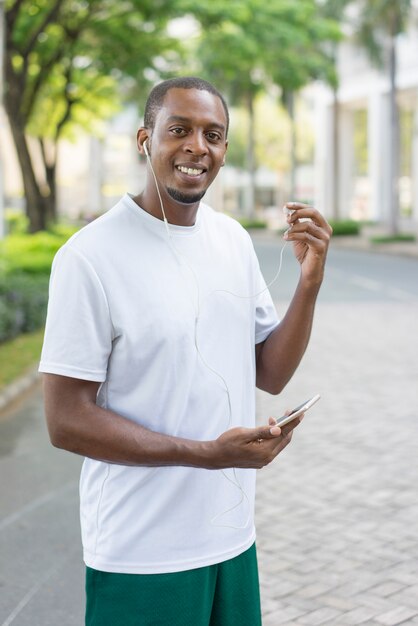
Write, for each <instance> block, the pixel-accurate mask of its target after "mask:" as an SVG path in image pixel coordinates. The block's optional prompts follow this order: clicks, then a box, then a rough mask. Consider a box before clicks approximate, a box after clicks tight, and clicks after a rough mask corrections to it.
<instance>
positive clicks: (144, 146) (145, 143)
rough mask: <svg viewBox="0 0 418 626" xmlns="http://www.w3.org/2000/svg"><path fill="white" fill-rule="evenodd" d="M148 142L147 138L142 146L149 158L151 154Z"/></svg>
mask: <svg viewBox="0 0 418 626" xmlns="http://www.w3.org/2000/svg"><path fill="white" fill-rule="evenodd" d="M147 143H148V139H147V140H146V141H144V143H143V144H142V146H143V148H144V152H145V155H146V156H147V157H148V158H150V155H149V152H148V146H147Z"/></svg>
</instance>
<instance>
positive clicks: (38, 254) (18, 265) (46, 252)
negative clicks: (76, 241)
mask: <svg viewBox="0 0 418 626" xmlns="http://www.w3.org/2000/svg"><path fill="white" fill-rule="evenodd" d="M61 228H62V227H61ZM75 230H76V229H70V228H69V229H68V230H67V232H65V230H63V231H62V232H63V233H65V234H58V233H57V232H55V233H53V232H46V231H40V232H38V233H35V234H33V235H24V234H13V235H9V236H8V237H6V238H5V239H4V241H3V242H2V243H1V245H0V265H1V266H2V267H3V269H4V272H5V274H14V273H16V272H19V273H25V274H30V275H35V274H43V275H48V274H49V272H50V270H51V264H52V259H53V257H54V255H55V253H56V252H57V250H58V249H59V248H60V247H61V246H62V244H63V243H64V242H65V241H66V239H68V235H69V233H70V232H71V231H72V232H75Z"/></svg>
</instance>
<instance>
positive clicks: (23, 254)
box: [0, 225, 76, 343]
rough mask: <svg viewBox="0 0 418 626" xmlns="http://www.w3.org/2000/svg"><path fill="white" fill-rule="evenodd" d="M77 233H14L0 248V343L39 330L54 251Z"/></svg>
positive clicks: (59, 228)
mask: <svg viewBox="0 0 418 626" xmlns="http://www.w3.org/2000/svg"><path fill="white" fill-rule="evenodd" d="M75 231H76V229H75V228H74V227H70V226H62V225H57V226H56V227H55V229H54V232H45V231H41V232H38V233H36V234H34V235H25V234H21V233H15V234H12V235H9V236H7V237H6V238H5V239H4V240H3V241H2V242H1V245H0V269H1V271H0V343H1V342H4V341H6V340H9V339H11V338H13V337H16V336H17V335H19V334H21V333H29V332H32V331H34V330H36V329H37V328H40V327H41V326H42V325H43V324H44V321H45V315H46V307H47V302H48V283H49V273H50V270H51V264H52V260H53V258H54V255H55V253H56V252H57V250H58V249H59V248H60V247H61V246H62V245H63V243H65V241H66V240H67V239H68V237H69V236H71V235H72V234H73V233H74V232H75Z"/></svg>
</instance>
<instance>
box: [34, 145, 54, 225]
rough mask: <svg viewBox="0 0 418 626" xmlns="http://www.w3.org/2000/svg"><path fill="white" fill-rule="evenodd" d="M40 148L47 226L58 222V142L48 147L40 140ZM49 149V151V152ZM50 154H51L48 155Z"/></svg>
mask: <svg viewBox="0 0 418 626" xmlns="http://www.w3.org/2000/svg"><path fill="white" fill-rule="evenodd" d="M39 147H40V150H41V154H42V161H43V165H44V170H45V178H46V187H47V188H46V189H45V193H44V197H45V209H46V222H47V224H49V223H51V222H52V223H53V222H56V221H57V176H56V173H57V158H58V142H53V143H52V145H49V146H48V145H47V144H46V141H45V140H44V139H42V138H40V139H39ZM48 147H49V150H48ZM48 153H49V154H48Z"/></svg>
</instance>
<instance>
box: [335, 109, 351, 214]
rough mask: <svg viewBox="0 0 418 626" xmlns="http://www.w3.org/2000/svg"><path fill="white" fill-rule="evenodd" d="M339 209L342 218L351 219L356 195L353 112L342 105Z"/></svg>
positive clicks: (340, 120)
mask: <svg viewBox="0 0 418 626" xmlns="http://www.w3.org/2000/svg"><path fill="white" fill-rule="evenodd" d="M339 172H340V180H339V194H338V195H339V209H340V218H341V219H347V218H349V217H350V211H351V206H352V201H353V193H354V120H353V111H352V110H351V109H350V108H348V107H344V106H342V105H340V113H339Z"/></svg>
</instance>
